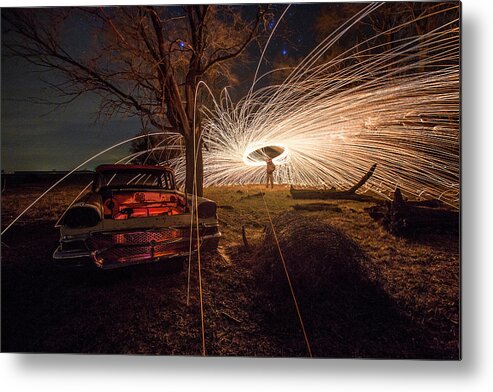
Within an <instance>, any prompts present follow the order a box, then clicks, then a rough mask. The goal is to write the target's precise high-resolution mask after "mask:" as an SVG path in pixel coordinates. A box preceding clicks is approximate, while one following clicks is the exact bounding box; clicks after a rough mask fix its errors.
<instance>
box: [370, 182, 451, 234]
mask: <svg viewBox="0 0 493 392" xmlns="http://www.w3.org/2000/svg"><path fill="white" fill-rule="evenodd" d="M366 211H367V212H368V214H369V215H370V217H371V218H373V219H374V220H376V221H381V222H382V224H383V225H384V226H385V227H386V228H387V229H388V230H389V231H390V232H391V233H393V234H397V235H407V234H416V233H418V232H420V231H425V230H433V231H435V232H454V233H455V232H458V231H459V219H460V214H459V211H455V210H451V209H448V208H445V207H443V204H442V203H441V202H439V201H431V200H430V201H423V202H414V201H411V202H408V201H406V200H404V198H403V197H402V193H401V191H400V189H399V188H397V189H396V190H395V193H394V199H393V200H392V201H391V202H386V203H381V204H379V205H376V206H373V207H370V208H367V209H366Z"/></svg>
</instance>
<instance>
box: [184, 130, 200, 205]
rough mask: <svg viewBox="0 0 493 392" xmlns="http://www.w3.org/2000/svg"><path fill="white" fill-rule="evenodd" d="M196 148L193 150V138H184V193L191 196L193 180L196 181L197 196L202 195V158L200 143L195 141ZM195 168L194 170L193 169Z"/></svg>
mask: <svg viewBox="0 0 493 392" xmlns="http://www.w3.org/2000/svg"><path fill="white" fill-rule="evenodd" d="M195 143H196V146H195V150H194V141H193V136H192V137H191V138H185V168H186V172H185V191H186V192H187V193H190V194H193V193H194V192H195V191H194V186H193V183H194V180H195V179H196V181H197V183H196V192H197V195H198V196H203V195H204V160H203V156H202V141H200V143H199V140H198V137H196V140H195ZM194 166H195V168H194Z"/></svg>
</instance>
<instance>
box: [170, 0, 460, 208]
mask: <svg viewBox="0 0 493 392" xmlns="http://www.w3.org/2000/svg"><path fill="white" fill-rule="evenodd" d="M455 7H456V6H455V5H454V6H452V7H450V8H449V9H447V10H446V11H443V10H442V11H438V12H437V13H435V14H434V15H431V16H430V17H433V16H436V14H439V13H440V12H447V11H450V10H452V9H453V8H455ZM375 8H376V6H375V4H372V5H370V6H368V7H366V8H365V9H364V10H363V11H361V12H360V13H359V14H358V15H355V17H354V18H352V19H351V20H350V21H349V23H347V24H346V25H344V26H342V27H341V28H340V29H338V30H337V31H335V32H334V33H333V34H332V35H331V36H329V37H327V38H326V39H325V40H324V41H323V42H322V43H321V44H320V45H319V46H318V47H317V48H316V49H315V50H314V51H313V52H311V53H310V54H309V55H308V56H307V57H306V58H305V59H304V60H303V61H302V62H301V64H300V65H299V66H298V67H296V68H295V69H294V70H293V71H292V73H291V74H290V75H289V76H288V77H287V79H286V80H285V81H284V82H283V83H282V84H280V85H274V86H267V87H264V88H260V89H259V90H257V91H255V92H252V91H250V92H249V94H248V95H247V96H246V97H245V98H244V99H242V100H241V101H240V102H238V103H237V104H236V105H235V104H233V103H232V102H231V100H230V99H229V95H228V93H227V91H224V92H223V94H222V96H221V98H220V101H219V103H216V104H215V107H214V108H213V109H212V110H205V116H206V120H205V122H204V124H203V126H204V131H203V139H204V144H205V145H206V146H207V148H206V149H205V151H204V168H205V169H204V184H205V185H206V186H207V185H232V184H248V183H259V182H263V181H264V175H265V174H264V172H265V162H264V161H263V160H261V159H259V158H258V152H259V151H261V150H262V148H265V147H269V146H271V147H277V148H278V149H280V150H281V151H283V153H282V154H281V155H280V156H278V157H276V158H275V159H274V163H276V165H277V167H278V169H277V170H276V177H277V178H276V181H277V182H280V183H285V184H291V185H298V186H313V187H321V186H329V187H330V186H334V187H336V188H339V189H347V188H349V187H350V186H351V185H353V184H354V183H355V182H357V181H358V179H359V178H361V176H362V174H364V173H365V172H366V171H367V170H368V168H369V167H370V166H371V165H372V164H373V163H378V169H377V170H376V172H375V174H374V175H373V177H372V179H371V180H370V181H368V183H367V184H366V188H367V189H368V188H370V189H372V190H373V191H374V192H376V193H378V194H380V195H382V196H384V197H389V196H390V195H391V193H392V192H393V191H394V190H395V188H396V187H397V186H398V187H400V188H401V189H402V190H403V191H404V192H405V193H407V194H408V195H411V196H416V197H421V198H439V199H441V200H443V201H444V202H445V203H447V204H449V205H450V206H453V207H458V202H459V28H458V27H457V26H458V19H453V20H450V21H448V22H445V23H444V24H443V25H441V26H440V27H438V28H435V29H433V30H431V31H429V32H427V33H425V34H421V35H419V36H418V35H416V36H408V37H401V38H399V39H398V40H394V41H393V42H392V45H391V47H390V48H387V47H385V46H384V45H381V44H377V43H376V42H377V39H378V38H379V36H381V35H384V34H388V33H389V31H385V32H383V33H381V34H379V35H376V36H374V37H372V38H371V39H369V40H367V41H364V42H362V43H360V44H358V45H356V46H355V47H353V48H351V49H350V50H348V51H346V52H344V53H342V54H341V55H339V56H337V57H335V58H329V59H327V58H326V56H325V54H326V53H327V51H328V49H329V48H330V47H331V45H332V44H333V43H334V42H335V41H336V40H337V39H341V37H343V35H344V34H347V33H348V31H350V29H351V28H354V25H355V24H356V23H357V22H359V21H360V20H362V19H363V18H365V17H366V16H367V15H368V14H369V13H371V12H372V11H373V10H374V9H375ZM413 22H414V21H409V22H406V23H404V24H403V25H401V26H396V27H395V28H393V29H391V30H398V29H400V28H403V27H405V26H406V25H409V24H410V23H413ZM390 32H391V31H390ZM259 79H260V78H259ZM255 82H256V81H254V83H255ZM256 151H257V154H255V152H256ZM171 163H172V165H173V166H175V167H176V169H177V173H178V179H179V180H181V181H184V173H185V170H184V164H185V162H184V158H183V157H179V158H176V159H174V160H173V161H172V162H171Z"/></svg>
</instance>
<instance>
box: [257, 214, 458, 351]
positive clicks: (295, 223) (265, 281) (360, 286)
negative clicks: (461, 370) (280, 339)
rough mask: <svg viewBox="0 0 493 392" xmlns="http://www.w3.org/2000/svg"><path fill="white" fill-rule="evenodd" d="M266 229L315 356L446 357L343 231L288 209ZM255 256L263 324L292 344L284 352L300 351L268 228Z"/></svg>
mask: <svg viewBox="0 0 493 392" xmlns="http://www.w3.org/2000/svg"><path fill="white" fill-rule="evenodd" d="M274 227H275V228H276V234H277V238H278V241H279V245H280V248H281V251H282V254H283V259H284V261H285V264H286V268H287V270H288V272H289V276H290V278H291V282H292V286H293V289H294V292H295V296H296V298H297V301H298V304H299V308H300V313H301V316H302V319H303V321H304V323H305V328H306V331H307V335H308V339H309V341H310V343H311V346H312V351H313V354H314V355H315V356H317V357H348V358H353V357H363V358H444V359H448V358H452V357H454V354H453V353H448V352H443V351H441V350H440V348H437V346H436V344H434V342H433V341H432V339H431V335H430V334H428V333H427V331H426V330H423V329H422V328H420V327H418V326H417V325H415V324H414V323H413V322H412V321H411V320H410V319H409V318H408V317H407V316H406V314H405V310H403V309H399V308H398V307H397V305H396V304H395V302H394V301H393V299H392V298H390V297H389V296H388V295H387V293H386V292H385V291H384V290H383V289H382V287H381V286H380V284H379V281H378V279H373V280H370V279H369V277H368V276H369V275H370V274H369V273H368V272H369V271H365V269H364V268H365V267H363V266H364V265H368V263H363V262H362V261H363V260H364V258H365V257H366V256H365V254H364V253H363V251H362V250H361V249H360V248H359V247H358V245H357V244H356V243H355V242H354V241H352V240H351V239H350V238H349V237H348V236H346V235H345V234H344V233H343V232H341V231H340V230H338V229H335V228H334V227H332V226H330V225H326V224H320V223H319V222H316V221H314V220H313V219H309V218H306V217H304V216H302V215H299V214H297V213H293V212H291V213H286V214H282V215H280V216H279V217H277V219H276V220H275V221H274ZM255 258H256V260H257V262H260V264H259V265H258V267H257V268H258V269H257V274H256V275H257V280H258V285H259V287H260V288H261V290H262V291H261V294H260V295H259V298H258V299H257V302H258V303H259V304H261V307H262V309H263V311H264V321H265V328H266V329H267V330H272V331H278V332H277V333H278V334H280V335H282V336H284V339H285V346H286V347H296V349H295V350H294V351H293V352H289V353H287V354H288V355H306V353H307V352H306V347H305V345H304V340H303V335H302V334H301V328H300V322H299V320H298V316H297V313H296V312H295V307H294V302H293V299H292V295H291V292H290V289H289V285H288V283H287V278H286V274H285V272H284V268H283V265H282V260H281V258H280V257H279V251H278V248H277V243H276V241H275V238H274V236H273V233H272V232H270V231H268V232H267V233H266V236H265V240H264V243H263V245H262V246H261V247H260V249H259V250H258V253H257V255H256V257H255ZM262 260H263V262H261V261H262ZM373 275H375V274H373ZM273 333H274V332H273Z"/></svg>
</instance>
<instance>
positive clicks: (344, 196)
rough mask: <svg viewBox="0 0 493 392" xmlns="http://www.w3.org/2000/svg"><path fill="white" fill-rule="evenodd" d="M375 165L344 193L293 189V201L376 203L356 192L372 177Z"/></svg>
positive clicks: (329, 190) (373, 198)
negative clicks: (317, 200) (319, 200)
mask: <svg viewBox="0 0 493 392" xmlns="http://www.w3.org/2000/svg"><path fill="white" fill-rule="evenodd" d="M376 167H377V164H376V163H375V164H373V165H372V167H371V168H370V170H368V172H367V173H366V174H365V175H364V176H363V177H362V178H361V180H359V181H358V182H357V183H356V184H355V185H353V186H352V187H351V188H349V189H348V190H346V191H338V190H335V189H334V188H332V189H328V190H327V189H295V188H291V189H290V193H291V197H292V198H293V199H323V200H356V201H372V202H378V201H379V199H376V198H375V197H373V196H370V195H361V194H357V193H356V191H357V190H358V189H359V188H361V187H362V186H363V185H364V184H365V183H366V182H367V181H368V180H369V178H370V177H371V176H372V175H373V172H374V171H375V168H376Z"/></svg>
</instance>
